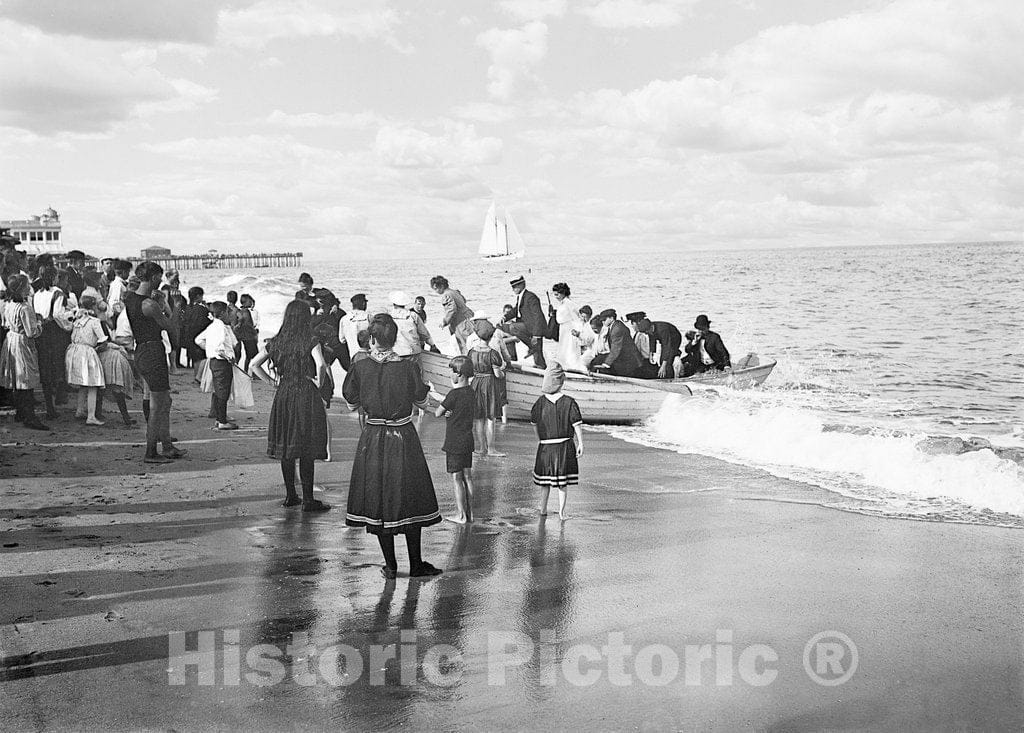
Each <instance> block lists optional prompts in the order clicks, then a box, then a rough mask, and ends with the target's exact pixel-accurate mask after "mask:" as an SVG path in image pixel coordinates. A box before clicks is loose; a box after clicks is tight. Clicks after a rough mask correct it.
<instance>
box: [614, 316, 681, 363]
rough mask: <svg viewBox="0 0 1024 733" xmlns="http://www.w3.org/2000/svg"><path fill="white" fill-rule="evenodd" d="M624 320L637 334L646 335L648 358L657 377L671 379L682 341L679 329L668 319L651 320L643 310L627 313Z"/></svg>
mask: <svg viewBox="0 0 1024 733" xmlns="http://www.w3.org/2000/svg"><path fill="white" fill-rule="evenodd" d="M626 320H627V321H630V322H631V323H632V324H634V328H635V329H636V331H637V336H639V335H640V334H641V333H642V334H645V335H646V336H647V338H648V345H649V348H650V354H649V356H650V360H651V363H652V364H654V365H655V366H656V367H657V377H658V379H673V378H674V377H675V376H676V370H675V361H676V357H678V356H680V347H681V346H682V343H683V335H682V334H681V333H679V329H678V328H676V327H675V326H673V325H672V324H671V323H669V322H668V321H651V320H650V319H649V318H647V314H646V313H644V312H643V311H638V312H636V313H629V314H627V315H626ZM641 353H642V352H641ZM653 376H654V375H652V377H653Z"/></svg>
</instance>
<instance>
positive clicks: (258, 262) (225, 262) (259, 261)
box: [128, 247, 302, 271]
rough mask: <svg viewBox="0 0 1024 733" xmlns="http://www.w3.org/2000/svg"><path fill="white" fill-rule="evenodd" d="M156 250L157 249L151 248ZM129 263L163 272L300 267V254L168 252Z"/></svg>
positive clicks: (137, 258) (150, 254)
mask: <svg viewBox="0 0 1024 733" xmlns="http://www.w3.org/2000/svg"><path fill="white" fill-rule="evenodd" d="M152 249H157V248H155V247H154V248H152ZM128 259H129V261H130V262H132V263H133V264H134V263H139V262H144V261H146V260H149V261H151V262H156V263H157V264H159V265H160V266H161V267H162V268H164V270H165V271H166V270H218V269H224V270H227V269H236V268H245V269H249V268H254V267H300V266H301V265H302V253H301V252H256V253H250V254H221V253H214V252H209V253H207V254H196V255H175V254H171V253H170V252H166V253H165V252H152V251H150V252H146V251H143V256H142V257H129V258H128Z"/></svg>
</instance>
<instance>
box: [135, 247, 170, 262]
mask: <svg viewBox="0 0 1024 733" xmlns="http://www.w3.org/2000/svg"><path fill="white" fill-rule="evenodd" d="M170 256H171V250H169V249H167V248H166V247H146V248H145V249H144V250H142V259H144V260H159V259H163V258H165V257H170Z"/></svg>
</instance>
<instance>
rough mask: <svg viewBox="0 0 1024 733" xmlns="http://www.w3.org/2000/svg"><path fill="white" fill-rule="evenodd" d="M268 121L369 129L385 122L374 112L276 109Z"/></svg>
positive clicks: (278, 125)
mask: <svg viewBox="0 0 1024 733" xmlns="http://www.w3.org/2000/svg"><path fill="white" fill-rule="evenodd" d="M265 121H266V123H267V124H269V125H273V126H275V127H291V128H340V129H349V130H359V129H367V128H370V127H376V126H378V125H380V124H383V123H384V121H385V120H384V118H383V117H381V116H379V115H377V114H374V113H373V112H332V113H330V114H324V113H321V112H301V113H288V112H282V111H281V110H279V109H275V110H274V111H273V112H271V113H270V114H269V115H267V118H266V120H265Z"/></svg>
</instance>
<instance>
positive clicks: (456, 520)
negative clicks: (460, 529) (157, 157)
mask: <svg viewBox="0 0 1024 733" xmlns="http://www.w3.org/2000/svg"><path fill="white" fill-rule="evenodd" d="M445 520H446V521H448V522H454V523H455V524H466V523H467V522H469V519H467V518H466V517H464V516H461V515H458V514H453V515H452V516H450V517H445Z"/></svg>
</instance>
